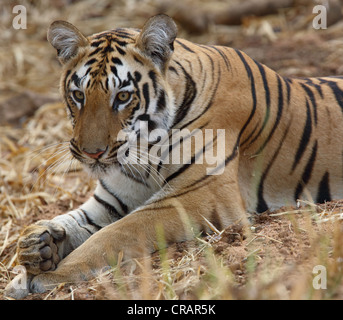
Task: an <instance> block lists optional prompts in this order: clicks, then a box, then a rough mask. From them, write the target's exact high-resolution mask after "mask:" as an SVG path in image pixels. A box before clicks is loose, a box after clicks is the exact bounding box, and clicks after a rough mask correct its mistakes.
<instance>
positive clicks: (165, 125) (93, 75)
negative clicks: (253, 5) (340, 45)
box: [6, 14, 343, 298]
mask: <svg viewBox="0 0 343 320" xmlns="http://www.w3.org/2000/svg"><path fill="white" fill-rule="evenodd" d="M47 38H48V41H49V42H50V44H51V45H52V47H53V48H55V49H56V51H57V57H58V59H59V61H60V63H61V65H62V68H63V71H62V76H61V81H60V91H61V96H62V98H63V100H64V103H65V106H66V110H67V113H68V115H69V118H70V120H71V123H72V127H73V133H72V138H71V140H70V152H71V154H72V155H73V157H74V158H75V159H77V160H78V161H79V162H80V163H81V164H82V165H83V167H84V168H85V169H86V170H87V171H88V172H89V173H90V174H91V175H92V176H93V177H94V178H95V179H97V185H96V188H95V191H94V193H93V195H92V196H91V197H90V198H89V199H88V200H87V201H86V202H85V203H84V204H82V205H81V206H80V207H79V208H77V209H74V210H72V211H70V212H67V213H65V214H61V215H58V216H56V217H54V218H53V219H52V220H41V221H38V222H36V223H34V224H32V225H29V226H28V227H26V228H25V229H24V230H23V231H22V233H21V235H20V237H19V240H18V245H17V259H18V264H20V265H22V266H24V267H25V268H26V270H27V288H26V289H25V290H19V289H15V288H14V285H13V281H14V280H13V281H12V282H11V283H10V284H9V285H8V287H7V289H6V292H7V294H8V295H10V296H13V297H16V298H20V297H24V296H25V295H26V294H28V292H38V293H42V292H45V291H46V290H48V289H51V288H53V287H54V286H56V285H57V284H58V283H61V282H68V283H70V282H71V283H72V282H77V281H83V280H89V279H92V278H94V277H95V276H96V275H97V274H98V272H99V270H103V268H106V267H111V266H113V265H115V263H116V262H118V259H119V256H120V259H121V261H130V259H133V258H138V257H142V256H146V255H149V254H150V253H152V252H154V251H156V250H158V248H159V246H160V244H159V238H158V237H159V236H160V235H159V233H161V232H162V234H163V237H164V243H165V246H169V245H170V244H172V243H177V242H182V241H186V240H190V239H193V238H194V237H195V236H197V235H198V234H207V233H211V232H212V231H213V227H215V228H217V229H218V230H223V229H224V228H226V227H228V226H230V225H233V224H236V225H240V226H242V227H243V228H246V229H249V223H250V216H251V215H253V214H256V213H263V212H266V211H270V210H275V209H277V208H280V207H282V206H287V205H295V204H296V203H297V201H298V200H299V199H311V200H313V201H314V202H317V203H323V202H325V201H330V200H333V199H339V198H342V196H343V184H342V181H343V162H342V157H343V152H342V151H343V139H342V137H343V78H342V77H334V76H331V77H329V76H328V77H317V78H314V77H313V78H296V77H294V78H291V77H284V76H281V75H279V74H278V73H276V72H274V71H273V70H271V69H270V68H268V67H267V66H265V65H263V64H261V63H259V62H257V61H255V60H254V59H252V58H250V57H249V56H248V55H247V54H245V53H244V52H242V51H240V50H238V49H235V48H230V47H225V46H215V45H203V44H196V43H192V42H190V41H187V40H185V39H181V38H177V25H176V23H175V22H174V20H173V19H172V18H171V17H169V16H167V15H164V14H159V15H156V16H153V17H151V18H150V19H148V20H147V21H146V22H145V24H144V26H143V27H142V29H141V30H140V29H131V28H117V29H113V30H109V31H104V32H100V33H97V34H94V35H91V36H89V37H85V36H84V35H83V34H82V33H81V31H79V30H78V29H77V28H76V27H75V26H74V25H72V24H70V23H68V22H65V21H55V22H53V23H52V24H51V25H50V27H49V29H48V35H47ZM143 129H144V130H143ZM156 130H160V131H161V132H164V135H163V143H162V145H164V143H166V142H168V141H169V140H170V139H171V137H172V132H173V131H177V130H179V131H178V132H182V130H188V131H186V132H187V134H184V135H181V137H180V139H178V140H177V139H175V141H172V142H170V141H169V142H170V143H167V144H166V145H167V147H166V148H164V149H163V150H162V149H161V150H162V151H161V153H163V157H164V158H163V157H162V156H161V157H160V158H158V159H157V161H152V160H156V159H155V158H153V157H150V158H151V159H150V158H149V159H146V158H147V157H148V156H149V154H148V153H147V152H145V153H144V152H140V147H141V146H142V145H143V143H142V142H141V143H139V144H137V148H136V151H137V152H136V154H135V155H133V156H132V157H136V158H137V157H138V158H139V157H141V158H140V159H141V160H147V161H146V162H145V163H144V164H139V163H138V162H137V163H130V162H128V161H126V162H125V161H119V153H120V152H119V151H120V150H122V152H121V153H122V154H124V156H125V155H126V154H127V151H128V150H129V154H131V149H130V148H126V149H123V148H124V147H125V146H126V147H128V146H129V145H130V141H131V142H132V140H134V139H131V138H130V135H132V136H136V140H138V137H139V138H140V141H145V142H146V145H147V148H145V149H144V150H145V151H146V150H148V151H149V150H151V149H152V148H153V147H154V146H156V145H157V144H158V143H161V141H162V134H160V135H159V134H158V133H157V134H156ZM143 131H144V133H143ZM153 132H154V133H155V135H154V134H152V133H153ZM193 132H196V133H199V134H200V139H195V134H193ZM123 133H124V135H123ZM150 133H151V134H150ZM205 133H211V134H209V135H207V136H206V135H205ZM123 136H125V137H123ZM222 138H224V139H222ZM168 139H169V140H168ZM196 141H198V143H196ZM223 141H224V143H223ZM188 142H190V143H188ZM186 143H188V145H186ZM177 148H179V150H181V151H187V152H188V158H187V161H184V162H183V161H179V162H177V161H174V162H173V161H169V162H168V161H162V160H163V159H164V160H165V159H169V160H170V157H171V154H172V152H173V151H174V150H176V149H177ZM214 149H216V150H214ZM123 150H126V151H123ZM142 150H143V148H142ZM214 151H216V152H214ZM208 152H212V156H213V154H215V153H217V155H218V154H221V156H218V157H217V166H216V167H214V166H213V162H211V161H202V162H201V161H198V160H199V159H200V158H202V159H204V155H205V154H206V153H208ZM155 155H156V154H155ZM156 157H157V156H156ZM213 157H214V156H213ZM124 158H125V157H124ZM162 158H163V159H162ZM209 169H211V170H212V171H211V170H209ZM221 169H222V170H221ZM161 230H162V231H161Z"/></svg>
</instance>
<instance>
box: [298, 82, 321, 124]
mask: <svg viewBox="0 0 343 320" xmlns="http://www.w3.org/2000/svg"><path fill="white" fill-rule="evenodd" d="M300 85H301V87H302V88H303V89H304V90H305V92H306V94H307V96H308V97H309V98H310V101H311V103H312V107H313V111H314V123H315V125H317V102H316V98H315V96H314V94H313V92H312V90H311V89H310V88H309V87H308V86H307V85H305V84H303V83H300Z"/></svg>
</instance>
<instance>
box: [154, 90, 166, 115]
mask: <svg viewBox="0 0 343 320" xmlns="http://www.w3.org/2000/svg"><path fill="white" fill-rule="evenodd" d="M165 107H166V94H165V92H164V90H161V91H160V96H159V97H158V100H157V110H156V111H157V112H161V111H162V110H164V109H165Z"/></svg>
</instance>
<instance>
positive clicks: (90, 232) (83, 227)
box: [69, 211, 93, 235]
mask: <svg viewBox="0 0 343 320" xmlns="http://www.w3.org/2000/svg"><path fill="white" fill-rule="evenodd" d="M73 213H74V212H73ZM76 213H77V214H78V215H79V216H80V217H81V215H80V213H79V212H77V211H76ZM69 217H71V218H72V219H73V220H74V221H75V222H76V224H77V225H78V226H79V227H80V228H81V229H83V230H86V231H87V232H88V233H89V234H90V235H92V234H93V232H92V231H90V230H89V229H88V228H86V227H85V226H82V225H81V224H80V223H79V222H78V221H77V219H76V218H75V217H74V216H73V215H72V214H69Z"/></svg>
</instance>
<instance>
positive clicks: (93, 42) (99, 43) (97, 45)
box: [91, 39, 105, 47]
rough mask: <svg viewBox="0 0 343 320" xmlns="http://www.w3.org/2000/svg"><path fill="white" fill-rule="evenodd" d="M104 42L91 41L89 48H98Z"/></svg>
mask: <svg viewBox="0 0 343 320" xmlns="http://www.w3.org/2000/svg"><path fill="white" fill-rule="evenodd" d="M104 42H105V40H104V39H101V40H97V41H92V43H91V47H99V46H100V45H101V44H102V43H104Z"/></svg>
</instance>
